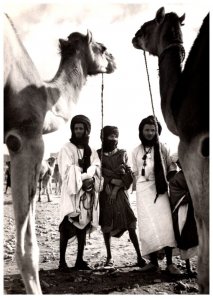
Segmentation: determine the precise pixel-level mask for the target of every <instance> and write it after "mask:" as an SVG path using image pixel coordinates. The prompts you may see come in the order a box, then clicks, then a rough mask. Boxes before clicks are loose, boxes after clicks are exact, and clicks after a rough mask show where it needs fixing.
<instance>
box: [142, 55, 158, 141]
mask: <svg viewBox="0 0 213 300" xmlns="http://www.w3.org/2000/svg"><path fill="white" fill-rule="evenodd" d="M143 54H144V60H145V66H146V74H147V80H148V85H149V93H150V98H151V105H152V112H153V116H154V121H155V129H156V135H157V140H159V134H158V124H157V119H156V116H155V110H154V104H153V97H152V89H151V84H150V80H149V71H148V65H147V59H146V52H145V51H144V52H143Z"/></svg>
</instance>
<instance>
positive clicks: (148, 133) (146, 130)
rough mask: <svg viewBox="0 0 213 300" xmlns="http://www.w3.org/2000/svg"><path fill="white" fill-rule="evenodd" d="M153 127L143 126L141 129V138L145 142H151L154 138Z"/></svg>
mask: <svg viewBox="0 0 213 300" xmlns="http://www.w3.org/2000/svg"><path fill="white" fill-rule="evenodd" d="M155 133H156V130H155V125H149V124H145V125H144V127H143V136H144V137H145V139H146V140H147V141H151V140H152V139H153V138H154V136H155Z"/></svg>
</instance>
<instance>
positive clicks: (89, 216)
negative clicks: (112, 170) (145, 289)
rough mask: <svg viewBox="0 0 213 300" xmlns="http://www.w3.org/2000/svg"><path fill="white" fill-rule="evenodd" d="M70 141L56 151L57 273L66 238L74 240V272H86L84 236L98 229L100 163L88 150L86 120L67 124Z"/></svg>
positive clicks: (62, 264)
mask: <svg viewBox="0 0 213 300" xmlns="http://www.w3.org/2000/svg"><path fill="white" fill-rule="evenodd" d="M70 127H71V133H72V136H71V139H70V142H68V143H66V144H65V145H64V146H63V147H62V149H61V150H60V152H59V155H58V165H59V172H60V174H61V178H62V188H61V202H60V225H59V231H60V261H59V270H60V271H65V272H66V271H68V270H69V268H68V266H67V263H66V259H65V254H66V248H67V243H68V240H69V239H72V240H74V239H75V238H76V237H77V240H78V253H77V258H76V262H75V269H77V270H88V269H90V267H89V266H88V263H87V262H85V261H84V260H83V252H84V246H85V242H86V233H87V232H88V231H89V232H92V231H93V230H94V229H96V228H97V227H98V222H99V203H98V193H99V192H100V190H101V188H102V186H101V185H102V181H101V180H100V160H99V157H98V154H97V152H96V151H95V150H93V149H91V148H90V147H89V134H90V130H91V125H90V120H89V119H88V118H87V117H86V116H84V115H77V116H75V117H74V118H73V119H72V121H71V126H70Z"/></svg>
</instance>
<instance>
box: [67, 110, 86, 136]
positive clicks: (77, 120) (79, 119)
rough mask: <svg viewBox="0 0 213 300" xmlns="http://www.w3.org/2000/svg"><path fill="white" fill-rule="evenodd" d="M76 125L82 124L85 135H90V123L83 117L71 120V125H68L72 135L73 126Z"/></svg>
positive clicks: (78, 116)
mask: <svg viewBox="0 0 213 300" xmlns="http://www.w3.org/2000/svg"><path fill="white" fill-rule="evenodd" d="M77 123H82V124H84V126H85V130H87V134H88V135H89V134H90V131H91V123H90V120H89V119H88V118H87V117H86V116H84V115H76V116H75V117H73V118H72V120H71V123H70V129H71V131H72V133H73V131H74V126H75V124H77Z"/></svg>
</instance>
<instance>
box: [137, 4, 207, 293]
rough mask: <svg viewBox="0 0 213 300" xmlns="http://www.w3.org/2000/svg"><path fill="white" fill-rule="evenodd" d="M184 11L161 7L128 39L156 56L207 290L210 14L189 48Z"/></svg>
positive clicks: (202, 287)
mask: <svg viewBox="0 0 213 300" xmlns="http://www.w3.org/2000/svg"><path fill="white" fill-rule="evenodd" d="M184 19H185V14H184V15H183V16H181V17H178V16H177V14H176V13H173V12H171V13H167V14H165V9H164V7H162V8H160V9H159V10H158V11H157V13H156V16H155V18H154V19H153V20H151V21H148V22H146V23H144V24H143V25H142V26H141V28H140V29H139V30H138V31H137V32H136V34H135V36H134V38H133V40H132V43H133V46H134V47H135V48H136V49H142V50H144V51H148V52H149V53H150V54H152V55H154V56H157V57H158V64H159V77H160V79H159V80H160V95H161V109H162V113H163V116H164V120H165V122H166V124H167V127H168V129H169V130H170V131H171V132H172V133H174V134H176V135H178V136H179V138H180V142H179V146H178V156H179V159H180V163H181V165H182V168H183V172H184V174H185V177H186V180H187V184H188V187H189V190H190V194H191V197H192V200H193V206H194V211H195V219H196V223H197V228H198V235H199V253H198V283H199V289H200V293H202V294H208V293H209V14H208V15H207V16H206V17H205V19H204V21H203V24H202V26H201V29H200V32H199V34H198V36H197V38H196V40H195V42H194V44H193V46H192V48H191V50H190V53H189V55H188V58H187V61H186V64H185V67H184V70H183V71H182V61H183V59H184V54H185V50H184V47H183V39H182V32H181V25H182V22H183V21H184Z"/></svg>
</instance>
